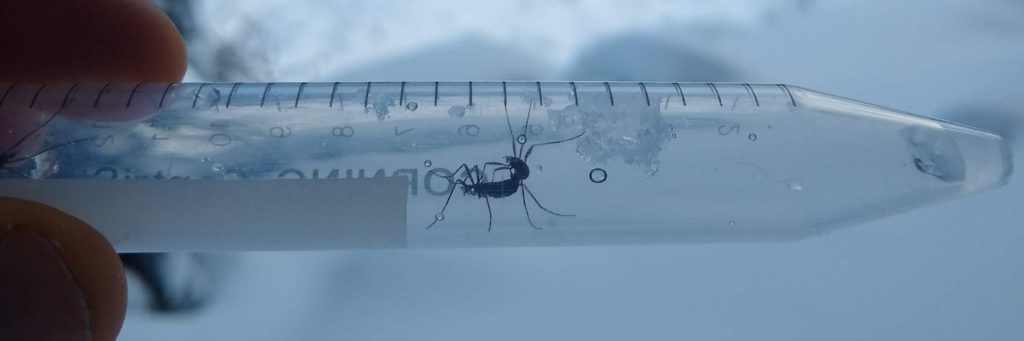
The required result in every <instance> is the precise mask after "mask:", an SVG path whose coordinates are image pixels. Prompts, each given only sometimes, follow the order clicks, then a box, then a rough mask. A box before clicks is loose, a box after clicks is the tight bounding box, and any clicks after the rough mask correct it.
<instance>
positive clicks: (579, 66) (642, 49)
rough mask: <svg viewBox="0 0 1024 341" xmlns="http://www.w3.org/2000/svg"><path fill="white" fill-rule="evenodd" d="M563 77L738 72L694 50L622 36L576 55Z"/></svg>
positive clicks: (667, 78)
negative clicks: (574, 60)
mask: <svg viewBox="0 0 1024 341" xmlns="http://www.w3.org/2000/svg"><path fill="white" fill-rule="evenodd" d="M572 64H573V65H575V66H574V67H573V68H571V69H570V70H569V72H568V73H567V75H566V77H567V79H573V80H581V81H585V80H615V81H649V82H653V81H661V82H681V81H682V82H722V81H737V80H738V78H740V77H738V75H737V74H736V73H735V72H733V71H732V70H731V68H730V67H729V66H728V65H725V64H723V63H721V62H719V61H717V60H715V59H713V58H712V57H710V56H706V55H704V54H702V53H701V52H699V51H698V50H696V49H690V48H686V47H682V46H678V45H673V43H671V42H669V41H664V40H661V39H657V38H653V37H650V36H645V35H641V34H637V35H625V36H620V37H617V38H613V39H609V40H605V41H602V42H599V43H597V44H596V45H594V46H593V47H591V48H589V49H586V50H584V51H583V53H581V54H580V57H579V58H577V60H576V62H574V63H572Z"/></svg>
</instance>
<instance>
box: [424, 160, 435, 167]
mask: <svg viewBox="0 0 1024 341" xmlns="http://www.w3.org/2000/svg"><path fill="white" fill-rule="evenodd" d="M433 164H434V163H433V162H431V161H430V160H426V161H423V167H430V165H433Z"/></svg>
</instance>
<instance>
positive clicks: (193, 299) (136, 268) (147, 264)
mask: <svg viewBox="0 0 1024 341" xmlns="http://www.w3.org/2000/svg"><path fill="white" fill-rule="evenodd" d="M121 261H122V262H123V263H124V266H125V268H126V270H127V271H128V273H129V275H130V274H132V273H134V274H136V275H138V276H139V279H141V280H142V283H143V284H145V286H146V289H148V290H147V292H148V293H149V296H150V297H151V298H152V301H151V304H150V308H151V309H153V310H154V311H157V312H164V313H172V312H191V311H194V310H196V309H199V308H201V307H203V306H204V305H205V304H206V302H207V298H208V297H209V290H208V288H209V285H206V284H207V281H206V280H204V278H205V276H206V271H205V269H204V268H203V267H202V266H201V264H198V262H199V259H198V258H197V257H196V255H195V254H192V253H184V252H179V253H123V254H121Z"/></svg>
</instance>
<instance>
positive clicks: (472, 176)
mask: <svg viewBox="0 0 1024 341" xmlns="http://www.w3.org/2000/svg"><path fill="white" fill-rule="evenodd" d="M532 108H533V103H530V110H528V111H527V112H526V125H525V126H524V127H523V131H524V132H525V131H526V129H527V127H529V124H530V111H532ZM505 120H506V122H508V132H509V135H510V136H513V139H512V156H505V163H501V162H486V163H484V166H483V167H480V166H469V165H468V164H465V163H464V164H462V165H460V166H459V167H458V168H456V169H455V171H454V172H452V175H449V176H447V177H446V178H447V179H448V181H449V182H451V183H453V184H455V185H457V186H460V187H461V188H462V194H463V195H475V196H476V197H478V198H483V199H484V202H485V203H486V204H487V218H488V219H487V231H490V230H491V228H492V225H493V214H492V212H491V201H490V198H495V199H498V198H505V197H509V196H512V195H513V194H516V192H519V193H520V195H521V197H522V200H523V210H524V211H525V212H526V220H527V221H528V222H529V223H530V226H531V227H533V228H534V229H538V230H540V229H541V228H540V227H537V225H536V224H534V223H533V219H532V218H531V217H530V209H529V208H528V207H527V206H526V196H527V195H529V196H530V199H532V200H533V203H534V204H536V205H537V207H540V209H542V210H544V211H546V212H548V213H551V214H553V215H557V216H562V217H572V216H573V215H572V214H564V213H557V212H554V211H552V210H549V209H548V208H546V207H544V205H541V203H540V201H538V200H537V197H536V196H534V195H533V192H531V191H530V188H529V187H527V186H526V184H525V183H524V180H526V179H527V178H529V177H530V166H529V165H527V163H526V161H527V160H528V159H529V158H530V154H532V153H533V148H534V147H538V146H545V145H552V144H558V143H562V142H568V141H571V140H575V139H577V138H580V137H581V136H583V134H584V133H585V132H584V133H580V134H579V135H576V136H573V137H570V138H567V139H564V140H558V141H551V142H543V143H537V144H533V145H531V146H530V147H529V148H525V147H526V146H525V144H526V135H519V136H518V137H515V136H514V133H513V132H512V122H511V120H510V119H509V117H508V111H506V112H505ZM517 142H518V144H519V149H518V150H517V149H516V144H517ZM524 150H525V153H524ZM488 166H493V167H495V168H494V169H492V170H491V177H490V179H491V180H493V179H495V175H496V174H497V173H498V172H500V171H508V178H507V179H505V180H499V181H487V179H486V178H484V174H487V167H488ZM460 172H464V173H463V174H464V175H463V176H462V177H461V178H460V179H458V180H453V178H454V177H455V176H456V175H457V174H460ZM520 188H522V191H520V190H519V189H520ZM454 192H455V188H454V187H453V188H452V190H451V191H449V192H448V198H447V199H446V200H445V202H444V207H443V208H441V212H440V213H438V214H437V215H436V216H434V221H433V222H432V223H430V225H428V226H427V228H428V229H429V228H431V227H432V226H434V224H437V222H439V221H441V220H443V219H444V211H445V210H446V209H448V204H449V203H450V202H451V200H452V194H453V193H454Z"/></svg>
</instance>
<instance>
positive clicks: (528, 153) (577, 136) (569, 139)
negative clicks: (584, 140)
mask: <svg viewBox="0 0 1024 341" xmlns="http://www.w3.org/2000/svg"><path fill="white" fill-rule="evenodd" d="M586 133H587V132H582V133H580V134H579V135H576V136H573V137H570V138H567V139H564V140H558V141H551V142H544V143H537V144H534V145H531V146H530V148H529V149H527V150H526V156H525V157H523V161H526V159H529V158H530V153H533V147H538V146H545V145H550V144H559V143H562V142H569V141H572V140H575V139H578V138H580V137H581V136H583V134H586Z"/></svg>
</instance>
